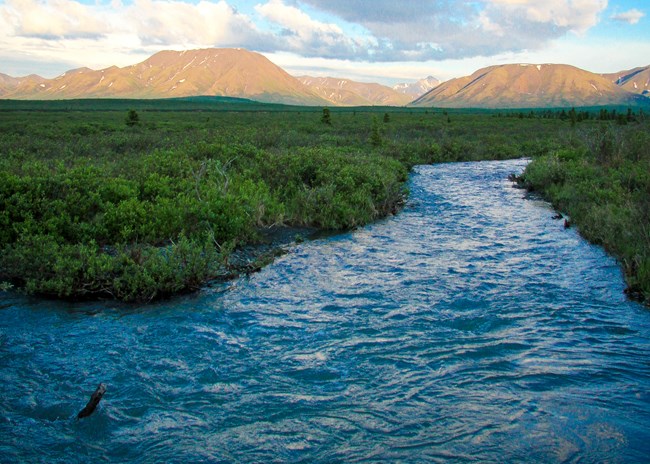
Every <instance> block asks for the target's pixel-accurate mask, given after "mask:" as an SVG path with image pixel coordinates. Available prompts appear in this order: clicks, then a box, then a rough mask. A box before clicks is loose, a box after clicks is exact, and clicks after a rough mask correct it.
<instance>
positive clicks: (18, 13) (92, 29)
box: [0, 0, 109, 38]
mask: <svg viewBox="0 0 650 464" xmlns="http://www.w3.org/2000/svg"><path fill="white" fill-rule="evenodd" d="M0 8H1V9H0V15H1V16H2V17H3V18H4V20H5V22H6V23H7V24H8V25H9V29H8V30H7V31H5V33H10V34H12V35H17V36H22V37H41V38H80V37H98V36H101V35H103V34H106V33H107V32H108V31H109V26H108V24H106V22H105V21H104V19H103V15H102V11H101V10H102V9H103V8H102V7H97V6H87V5H84V4H81V3H78V2H76V1H74V0H49V1H43V0H7V1H6V3H5V4H4V5H2V6H1V7H0Z"/></svg>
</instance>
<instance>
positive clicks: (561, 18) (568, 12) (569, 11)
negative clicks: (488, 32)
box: [486, 0, 607, 33]
mask: <svg viewBox="0 0 650 464" xmlns="http://www.w3.org/2000/svg"><path fill="white" fill-rule="evenodd" d="M486 5H487V10H488V11H489V12H490V14H492V15H494V17H496V18H502V19H504V18H510V17H517V18H523V19H525V20H526V21H528V22H531V23H542V24H549V25H555V26H557V27H559V28H562V29H563V30H570V31H573V32H578V33H583V32H585V31H587V30H588V29H590V28H591V27H593V26H595V25H596V24H597V23H598V20H599V15H600V13H601V12H602V11H604V10H605V9H606V8H607V0H486Z"/></svg>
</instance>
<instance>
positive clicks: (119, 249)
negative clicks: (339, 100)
mask: <svg viewBox="0 0 650 464" xmlns="http://www.w3.org/2000/svg"><path fill="white" fill-rule="evenodd" d="M195 103H196V105H195V106H192V105H191V102H190V103H188V102H186V101H184V102H182V105H180V106H175V104H171V103H156V102H142V105H143V106H142V107H140V106H137V105H138V104H140V102H115V101H105V102H100V103H97V104H96V107H95V109H94V110H91V109H89V108H88V107H86V106H84V107H83V108H81V109H75V107H74V103H69V104H67V105H68V106H66V107H62V106H61V105H63V103H61V102H53V103H52V106H48V103H31V106H30V105H27V104H25V105H27V106H24V105H23V106H24V107H23V108H22V109H20V110H17V109H11V108H10V107H9V108H8V107H7V106H6V105H5V106H3V107H2V108H0V109H1V110H0V250H1V251H0V283H2V285H3V286H5V287H7V286H9V285H13V286H16V287H19V288H23V289H25V291H27V292H29V293H34V294H40V295H50V296H55V297H61V298H75V299H77V298H95V297H108V298H116V299H120V300H125V301H149V300H151V299H154V298H160V297H164V296H166V295H171V294H175V293H179V292H184V291H189V290H194V289H196V288H199V287H200V286H201V285H202V284H204V283H205V282H206V281H208V280H210V279H213V278H218V277H220V276H225V275H230V274H232V263H231V262H230V261H231V258H232V253H233V251H234V250H237V249H240V248H241V247H243V246H246V245H250V244H255V243H257V242H259V241H260V240H262V237H263V236H264V234H263V233H261V232H263V231H264V230H266V229H268V228H270V227H278V226H298V227H304V226H306V227H311V228H317V229H331V230H344V229H350V228H354V227H357V226H361V225H363V224H367V223H368V222H370V221H373V220H376V219H378V218H381V217H384V216H386V215H388V214H391V213H394V212H395V211H397V210H398V209H399V207H400V205H401V203H402V202H403V199H404V196H405V194H406V192H405V190H404V183H405V181H406V179H407V175H408V170H409V169H410V168H411V167H412V166H413V165H415V164H427V163H435V162H449V161H470V160H484V159H506V158H515V157H522V156H527V157H534V158H539V159H540V162H539V163H535V164H534V165H533V166H534V167H533V168H532V169H533V170H532V171H530V172H527V175H526V179H527V182H529V183H530V185H531V186H534V187H535V188H541V189H542V190H543V191H544V192H547V193H548V194H549V195H554V193H553V192H554V191H553V189H552V188H549V189H547V190H544V189H543V186H542V185H541V184H542V183H540V182H539V181H538V180H537V179H538V178H539V179H541V178H542V175H541V174H539V175H537V177H536V174H535V171H534V169H538V167H540V166H541V167H542V168H539V169H538V171H545V170H546V169H547V168H546V167H545V166H546V165H545V164H543V163H550V162H552V163H556V164H557V165H558V166H561V168H558V169H560V170H561V169H564V164H562V162H563V160H564V158H571V157H574V158H575V159H576V160H577V159H578V157H580V159H589V156H591V155H589V153H591V151H590V150H589V147H588V146H587V145H588V142H587V141H580V137H578V136H577V135H576V131H577V130H578V129H580V130H583V131H586V132H587V133H590V132H589V131H593V132H594V133H595V134H600V133H601V132H602V131H605V132H606V133H610V132H611V135H609V136H608V137H610V138H612V139H613V140H614V142H616V140H618V139H616V138H617V137H621V138H624V139H626V140H627V137H628V135H617V134H622V132H619V129H618V127H617V128H614V127H613V126H612V124H613V123H611V122H608V121H599V120H597V119H596V118H593V119H590V120H584V121H583V120H581V121H580V122H579V123H578V124H577V126H576V125H575V124H573V123H570V121H569V120H567V119H562V118H546V117H542V116H541V114H540V115H538V116H537V117H535V115H533V117H529V116H528V115H527V117H525V118H522V117H507V115H505V114H504V115H500V114H498V113H465V112H454V111H449V110H447V111H444V112H443V111H441V110H425V109H403V108H342V109H339V108H332V109H329V110H328V111H327V115H328V117H327V121H326V122H325V121H323V117H324V112H323V109H322V108H301V107H289V108H282V107H280V106H278V105H269V106H268V107H265V106H260V105H258V104H255V105H257V106H253V104H252V103H246V102H234V103H233V102H223V103H221V104H217V103H215V102H206V101H203V100H200V101H197V102H195ZM39 105H40V106H39ZM102 105H108V106H109V108H107V109H106V108H102ZM127 105H131V106H127ZM166 105H171V106H166ZM633 125H634V126H635V127H637V126H638V128H637V129H636V132H634V131H633V130H630V131H629V134H630V135H629V136H630V137H632V138H634V137H636V138H638V141H637V142H629V143H634V147H637V148H638V149H639V150H641V148H639V147H642V146H644V145H643V144H644V143H645V147H647V146H648V144H647V126H646V125H644V123H641V122H635V123H634V124H630V125H629V126H626V127H632V126H633ZM641 127H643V128H644V129H639V128H641ZM625 134H627V132H626V133H625ZM644 137H645V138H644ZM636 138H634V140H637V139H636ZM608 140H609V139H608ZM644 141H645V142H644ZM614 142H612V143H614ZM607 143H609V142H607ZM626 143H628V142H626ZM635 149H636V148H635ZM621 150H623V151H622V152H621V153H620V154H617V155H616V156H619V155H620V156H621V157H622V161H621V163H623V160H627V161H626V163H627V164H625V163H623V164H620V163H619V165H617V166H619V168H620V166H622V165H624V166H626V167H625V169H628V167H627V166H628V165H629V169H630V171H625V172H626V173H627V174H626V175H627V176H628V177H625V179H626V180H625V179H623V178H621V182H628V183H627V184H625V185H626V186H627V188H628V190H629V191H630V195H631V196H632V197H634V198H635V199H636V196H635V195H637V193H638V195H637V196H638V197H639V198H645V200H643V201H646V203H645V204H646V206H647V204H648V203H647V201H648V197H649V196H650V191H648V190H647V185H648V183H644V182H646V180H647V174H648V169H647V159H648V158H647V153H640V154H638V155H635V156H637V158H638V159H636V158H634V156H631V155H630V156H628V155H627V152H626V151H625V149H623V148H621ZM616 153H619V152H616ZM612 156H614V155H612ZM543 160H547V161H543ZM548 160H551V161H548ZM553 160H556V161H553ZM557 160H559V161H557ZM643 160H645V161H643ZM644 162H645V163H646V164H642V163H644ZM540 163H541V164H540ZM576 163H577V161H576ZM610 164H611V163H610ZM603 166H604V165H603ZM608 166H609V165H608ZM644 166H646V168H645V169H646V171H645V174H643V173H640V171H641V170H642V169H643V167H644ZM549 169H550V168H549ZM553 169H555V168H553ZM594 169H595V168H594ZM603 169H605V168H604V167H603ZM608 169H609V168H608ZM583 171H584V175H585V176H588V175H592V174H593V173H592V171H590V170H588V169H587V168H583ZM598 172H600V171H598ZM603 172H604V171H603ZM617 172H618V171H617ZM608 173H609V171H607V172H606V173H605V174H603V175H609V174H608ZM558 175H559V174H558ZM620 176H623V174H622V173H621V174H620ZM643 176H645V177H643ZM566 179H572V177H570V176H567V175H565V177H564V180H566ZM644 179H646V180H644ZM555 180H557V182H555ZM555 180H554V181H553V182H555V183H556V184H558V185H559V181H560V179H559V178H558V179H555ZM546 183H548V185H549V186H550V185H551V184H552V182H550V181H549V182H546ZM567 184H571V182H567ZM637 184H638V185H637ZM621 188H622V187H621ZM643 188H646V190H645V191H644V192H645V197H643V195H644V194H642V193H641V192H642V191H643ZM580 192H581V191H579V192H578V191H577V193H576V194H577V195H581V193H580ZM617 192H618V191H617ZM635 192H637V193H635ZM553 198H555V197H553ZM626 198H627V197H626ZM630 198H631V197H630ZM554 201H556V203H557V204H558V205H559V206H560V207H562V208H564V207H565V203H562V202H561V201H560V200H557V199H555V200H554ZM612 201H613V200H612ZM625 201H628V199H626V200H625ZM629 201H632V200H629ZM634 201H636V200H634ZM610 203H611V202H610ZM610 203H607V204H608V205H610V206H608V208H609V209H607V208H606V209H603V210H602V211H600V212H599V214H600V216H599V217H601V218H602V217H606V216H608V215H611V216H617V215H619V216H625V215H628V216H630V218H633V217H634V214H637V213H628V212H625V211H626V210H625V207H626V205H628V204H627V203H622V204H620V205H619V206H617V207H616V208H614V207H613V206H612V205H613V203H611V204H610ZM617 205H618V203H617ZM641 207H642V205H641V204H640V203H639V205H638V206H636V208H637V209H636V210H635V211H638V212H641V211H642V210H641V209H640V208H641ZM647 211H648V208H646V210H645V214H646V215H645V224H646V225H647ZM639 214H640V213H639ZM585 215H586V216H589V214H587V213H585ZM572 217H574V220H575V221H576V223H578V224H579V225H580V223H579V217H580V214H579V213H572ZM639 218H641V217H640V216H639ZM630 220H632V219H630ZM580 227H581V229H582V227H583V226H580ZM594 227H597V226H594ZM637 229H638V227H637ZM585 230H587V234H588V233H589V232H588V230H589V229H588V227H586V229H585ZM626 230H636V229H626ZM588 236H589V235H588ZM646 238H647V231H646ZM592 239H593V236H592ZM602 243H604V244H605V245H606V246H608V247H610V248H612V247H611V246H609V245H607V243H606V242H604V241H602ZM645 246H646V251H647V243H646V245H645ZM612 249H613V248H612ZM629 256H632V257H629ZM629 256H628V255H625V256H623V255H621V257H622V259H624V260H627V261H624V262H626V263H627V262H629V263H630V264H626V266H628V267H630V269H632V268H633V267H634V266H636V267H635V269H641V270H643V269H647V268H644V267H643V266H647V261H643V259H640V258H637V257H636V256H637V255H636V254H632V255H629ZM645 256H646V257H647V254H646V255H645ZM630 260H631V261H630ZM644 262H645V263H646V264H644ZM632 263H634V264H632ZM642 272H646V271H642ZM637 274H638V273H637Z"/></svg>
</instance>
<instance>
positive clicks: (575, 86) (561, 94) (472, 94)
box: [413, 64, 639, 108]
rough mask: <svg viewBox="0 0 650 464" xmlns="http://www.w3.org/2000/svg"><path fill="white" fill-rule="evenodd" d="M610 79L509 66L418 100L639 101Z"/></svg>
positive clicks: (527, 104)
mask: <svg viewBox="0 0 650 464" xmlns="http://www.w3.org/2000/svg"><path fill="white" fill-rule="evenodd" d="M637 98H639V97H636V96H635V95H633V94H632V93H630V92H628V91H626V90H624V89H621V88H620V87H618V86H616V85H615V84H613V83H612V82H610V81H609V80H607V79H606V78H604V77H602V76H599V75H597V74H593V73H590V72H588V71H585V70H582V69H579V68H576V67H574V66H569V65H564V64H542V65H532V64H507V65H500V66H490V67H487V68H483V69H479V70H478V71H476V72H475V73H474V74H472V75H471V76H467V77H461V78H458V79H452V80H450V81H447V82H445V83H443V84H441V85H439V86H438V87H436V88H434V89H433V90H431V91H429V92H427V93H426V94H425V95H423V96H422V97H420V98H418V99H417V100H415V101H414V102H413V105H415V106H438V107H447V108H542V107H569V106H595V105H621V104H630V103H634V102H635V101H636V99H637Z"/></svg>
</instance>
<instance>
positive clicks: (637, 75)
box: [603, 66, 650, 97]
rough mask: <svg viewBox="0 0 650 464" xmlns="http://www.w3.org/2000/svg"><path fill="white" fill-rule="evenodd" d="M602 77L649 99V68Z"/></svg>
mask: <svg viewBox="0 0 650 464" xmlns="http://www.w3.org/2000/svg"><path fill="white" fill-rule="evenodd" d="M603 77H605V78H606V79H608V80H610V81H612V82H613V83H614V84H616V85H618V86H619V87H622V88H624V89H625V90H627V91H629V92H634V93H640V94H641V95H646V96H649V97H650V66H643V67H640V68H634V69H630V70H628V71H619V72H617V73H611V74H603Z"/></svg>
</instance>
